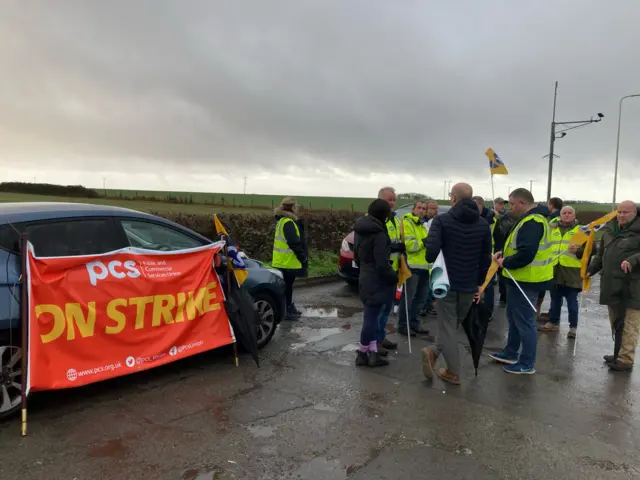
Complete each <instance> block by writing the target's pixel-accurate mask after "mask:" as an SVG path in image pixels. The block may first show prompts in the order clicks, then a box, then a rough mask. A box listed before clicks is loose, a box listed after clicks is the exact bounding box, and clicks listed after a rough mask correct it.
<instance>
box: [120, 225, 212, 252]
mask: <svg viewBox="0 0 640 480" xmlns="http://www.w3.org/2000/svg"><path fill="white" fill-rule="evenodd" d="M116 222H117V223H119V224H120V227H121V228H122V230H123V231H124V234H125V236H126V239H127V241H128V242H129V245H128V246H131V247H136V248H144V249H146V250H157V251H160V252H171V251H176V250H185V249H188V248H197V247H202V246H203V245H206V244H207V243H209V242H205V241H204V240H203V239H201V238H198V237H196V236H193V235H189V234H188V233H187V232H184V231H181V230H178V229H177V228H173V227H171V226H170V225H165V224H162V223H160V222H154V221H151V220H145V219H139V218H118V219H116Z"/></svg>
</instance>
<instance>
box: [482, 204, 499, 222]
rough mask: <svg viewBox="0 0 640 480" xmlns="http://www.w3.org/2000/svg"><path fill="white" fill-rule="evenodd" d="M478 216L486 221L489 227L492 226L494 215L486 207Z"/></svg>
mask: <svg viewBox="0 0 640 480" xmlns="http://www.w3.org/2000/svg"><path fill="white" fill-rule="evenodd" d="M480 216H481V217H482V218H484V219H485V220H486V222H487V223H488V224H489V226H491V225H493V219H494V218H495V216H496V214H495V212H494V211H493V210H490V209H488V208H487V207H484V208H483V209H482V213H481V214H480Z"/></svg>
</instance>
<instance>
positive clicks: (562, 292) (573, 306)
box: [549, 285, 580, 328]
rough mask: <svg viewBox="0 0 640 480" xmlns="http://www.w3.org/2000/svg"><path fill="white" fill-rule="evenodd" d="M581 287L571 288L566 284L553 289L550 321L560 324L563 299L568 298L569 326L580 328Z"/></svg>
mask: <svg viewBox="0 0 640 480" xmlns="http://www.w3.org/2000/svg"><path fill="white" fill-rule="evenodd" d="M579 294H580V289H579V288H571V287H567V286H566V285H556V286H554V287H553V289H552V290H551V308H550V309H549V321H550V322H551V323H554V324H556V325H560V313H561V312H562V301H563V300H564V299H565V298H566V299H567V310H569V328H578V309H579V307H578V295H579Z"/></svg>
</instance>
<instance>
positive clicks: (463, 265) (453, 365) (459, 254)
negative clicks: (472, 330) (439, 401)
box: [422, 183, 491, 385]
mask: <svg viewBox="0 0 640 480" xmlns="http://www.w3.org/2000/svg"><path fill="white" fill-rule="evenodd" d="M449 195H450V197H451V204H452V205H453V207H452V208H451V210H449V211H448V212H447V213H445V214H442V215H439V216H437V217H436V218H435V219H434V220H433V222H432V224H431V228H430V229H429V236H428V237H427V261H428V262H429V263H432V262H434V261H435V260H436V258H437V257H438V255H439V254H440V252H442V255H443V257H444V260H445V263H446V266H447V272H448V274H449V285H450V286H449V292H448V293H447V296H446V297H444V298H441V299H440V300H438V302H437V303H436V309H437V311H438V317H437V318H438V340H437V344H436V345H435V346H434V347H431V348H425V349H423V350H422V361H423V372H424V374H425V376H426V377H427V378H433V376H434V373H435V372H434V370H435V364H436V361H437V359H438V355H439V354H440V353H442V354H443V356H444V358H445V360H446V362H447V368H441V369H440V370H439V371H438V377H440V378H441V379H442V380H444V381H446V382H449V383H452V384H454V385H459V384H460V358H459V354H458V342H457V340H456V329H457V326H458V323H459V322H461V321H462V320H464V318H465V317H466V316H467V314H468V313H469V309H470V308H471V303H472V302H473V298H474V295H475V294H477V293H478V292H479V291H480V286H481V285H482V284H483V283H484V280H485V277H486V276H487V271H488V270H489V267H490V266H491V230H490V228H489V224H488V223H487V222H486V221H485V220H484V219H482V218H480V212H479V211H478V206H477V205H476V203H475V202H474V201H473V200H471V197H472V196H473V189H472V188H471V186H470V185H467V184H466V183H458V184H456V185H454V187H453V188H452V189H451V193H450V194H449Z"/></svg>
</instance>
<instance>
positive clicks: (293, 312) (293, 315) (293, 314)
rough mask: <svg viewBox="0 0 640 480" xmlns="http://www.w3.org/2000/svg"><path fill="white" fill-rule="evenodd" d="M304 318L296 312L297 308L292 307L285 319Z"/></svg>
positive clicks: (289, 308) (288, 309)
mask: <svg viewBox="0 0 640 480" xmlns="http://www.w3.org/2000/svg"><path fill="white" fill-rule="evenodd" d="M301 316H302V313H301V312H299V311H298V310H296V307H294V306H293V305H290V306H289V307H287V316H286V317H285V318H284V319H285V320H298V319H299V318H300V317H301Z"/></svg>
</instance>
